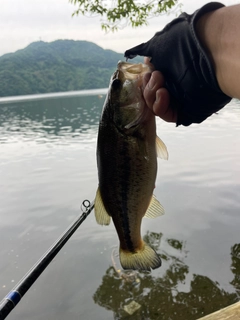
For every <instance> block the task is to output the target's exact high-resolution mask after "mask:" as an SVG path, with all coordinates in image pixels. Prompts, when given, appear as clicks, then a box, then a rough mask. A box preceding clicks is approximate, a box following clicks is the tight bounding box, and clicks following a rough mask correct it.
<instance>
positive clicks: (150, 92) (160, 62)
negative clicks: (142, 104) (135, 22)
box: [125, 2, 231, 126]
mask: <svg viewBox="0 0 240 320" xmlns="http://www.w3.org/2000/svg"><path fill="white" fill-rule="evenodd" d="M222 7H224V6H223V5H222V4H220V3H216V2H212V3H209V4H207V5H205V6H203V7H202V8H201V9H199V10H197V11H196V12H195V13H194V14H192V15H188V14H187V13H182V14H181V15H180V16H179V17H178V18H176V19H174V20H173V21H172V22H171V23H169V24H168V25H167V26H166V27H165V28H164V29H163V30H162V31H160V32H157V33H156V34H155V35H154V37H152V38H151V39H150V40H149V41H147V42H146V43H142V44H140V45H138V46H136V47H133V48H131V49H129V50H127V51H126V52H125V57H126V58H127V59H132V58H134V57H135V56H137V55H141V56H147V57H151V63H152V65H153V66H154V69H155V70H157V71H158V72H155V71H154V72H153V73H152V75H151V79H150V80H149V75H146V76H145V77H146V78H145V82H144V84H146V83H148V85H145V87H144V93H143V94H144V97H145V99H146V102H147V105H148V107H149V108H151V109H152V110H153V112H154V113H155V114H156V115H159V116H160V117H161V118H162V119H164V120H166V121H173V122H176V124H177V126H178V125H181V124H182V125H184V126H188V125H190V124H192V123H201V122H202V121H204V120H205V119H206V118H207V117H209V116H211V115H212V114H213V113H216V112H217V111H219V110H220V109H221V108H223V107H224V106H225V105H226V104H227V103H229V102H230V101H231V97H229V96H227V95H226V94H224V92H223V91H222V90H221V88H220V87H219V85H218V82H217V79H216V75H215V70H214V66H213V64H212V62H211V59H209V57H208V54H207V52H206V51H205V50H204V48H203V47H202V45H201V43H200V42H199V40H198V36H197V33H196V30H195V26H196V23H197V21H198V19H199V18H200V17H201V16H202V15H203V14H205V13H207V12H211V11H214V10H217V9H219V8H222ZM159 72H161V73H159ZM162 74H163V75H164V79H165V80H163V77H162ZM163 84H164V86H163Z"/></svg>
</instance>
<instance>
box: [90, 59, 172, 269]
mask: <svg viewBox="0 0 240 320" xmlns="http://www.w3.org/2000/svg"><path fill="white" fill-rule="evenodd" d="M151 71H152V70H151V69H150V66H148V65H147V64H144V63H137V64H133V63H128V62H124V61H119V62H118V64H117V69H116V71H115V72H114V73H113V75H112V77H111V79H110V84H109V89H108V93H107V95H106V100H105V103H104V105H103V111H102V115H101V119H100V122H99V128H98V138H97V167H98V180H99V185H98V189H97V192H96V197H95V201H94V208H95V218H96V221H97V223H98V224H100V225H109V224H110V222H111V219H112V220H113V223H114V226H115V229H116V231H117V234H118V238H119V242H120V247H119V258H120V263H121V265H122V267H123V269H131V270H146V271H150V270H151V269H156V268H158V267H160V266H161V259H160V257H159V256H158V254H157V253H156V251H155V250H154V249H153V248H152V247H150V246H149V245H148V244H146V243H145V242H144V241H143V239H142V237H141V223H142V218H143V217H144V216H145V217H148V218H155V217H157V216H161V215H162V214H164V209H163V206H162V205H161V204H160V202H159V201H158V200H157V199H156V197H155V196H154V195H153V190H154V188H155V180H156V175H157V156H158V157H160V158H163V159H167V158H168V151H167V148H166V146H165V144H164V143H163V141H162V140H161V139H160V138H159V137H157V135H156V122H155V115H154V114H153V113H152V111H151V110H150V109H149V108H148V107H147V105H146V102H145V100H144V98H143V93H142V85H143V75H144V74H145V73H148V72H151Z"/></svg>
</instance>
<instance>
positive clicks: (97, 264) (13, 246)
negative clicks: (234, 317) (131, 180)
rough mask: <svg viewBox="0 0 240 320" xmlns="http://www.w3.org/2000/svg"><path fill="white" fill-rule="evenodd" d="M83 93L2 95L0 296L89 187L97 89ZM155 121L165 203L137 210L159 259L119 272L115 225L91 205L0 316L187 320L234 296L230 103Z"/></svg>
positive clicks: (238, 154) (235, 178)
mask: <svg viewBox="0 0 240 320" xmlns="http://www.w3.org/2000/svg"><path fill="white" fill-rule="evenodd" d="M93 93H94V92H91V94H89V93H88V92H87V93H86V92H84V95H77V94H76V95H75V94H74V95H68V96H60V97H58V96H53V97H51V96H47V97H46V96H41V97H40V98H41V99H32V97H28V99H27V100H22V101H18V100H17V99H16V100H13V101H11V102H10V101H8V100H7V99H5V100H2V101H0V102H1V103H0V300H1V299H2V298H4V296H5V295H6V294H7V293H8V292H9V291H10V290H11V289H12V288H13V287H14V286H15V285H16V283H17V282H18V281H19V280H20V279H21V278H22V277H23V276H24V275H25V273H26V272H27V271H28V270H29V269H30V268H31V267H32V266H33V265H34V263H35V262H36V261H37V260H38V259H39V258H40V257H41V256H42V255H43V253H44V252H45V251H46V250H47V249H48V248H49V247H50V246H51V245H52V243H53V242H54V241H55V240H56V239H57V238H58V237H59V236H60V235H61V233H62V232H63V231H64V230H65V229H66V228H67V227H68V225H69V224H71V222H72V221H73V220H74V219H75V218H76V217H77V216H78V215H79V214H80V213H81V210H80V207H81V204H82V201H83V200H85V199H89V200H90V201H92V200H93V199H94V197H95V192H96V189H97V184H98V180H97V167H96V157H95V153H96V139H97V130H98V122H99V117H100V114H101V109H102V105H103V102H104V93H105V91H103V92H101V91H99V90H98V91H97V92H95V95H94V94H93ZM101 94H103V95H101ZM35 98H36V97H35ZM37 98H39V97H37ZM31 99H32V100H31ZM157 131H158V135H159V136H160V138H161V139H162V140H163V141H164V142H165V144H166V145H167V147H168V151H169V161H164V160H158V176H157V180H156V189H155V195H156V196H157V198H158V199H159V200H160V202H161V203H162V205H163V206H164V208H165V212H166V213H165V215H164V216H162V217H159V218H157V219H154V220H150V219H143V223H142V235H143V236H144V238H145V240H147V241H148V242H149V243H151V244H152V245H153V246H154V247H155V248H156V250H157V252H158V253H159V254H160V256H161V258H162V262H163V263H162V267H161V268H159V269H157V270H154V271H152V272H151V273H148V272H142V273H138V275H137V281H133V282H126V281H124V280H123V279H122V278H121V277H119V274H118V273H117V272H116V271H115V269H114V266H113V261H112V257H113V254H112V253H113V250H114V249H115V248H117V247H118V238H117V234H116V231H115V229H114V227H113V224H112V223H111V225H110V226H108V227H101V226H99V225H97V223H96V222H95V218H94V213H93V212H92V213H91V214H90V215H89V216H88V218H87V219H86V220H85V221H84V223H83V224H82V225H81V226H80V227H79V229H78V230H77V231H76V232H75V234H74V235H73V237H72V238H71V239H70V240H69V241H68V243H67V244H66V246H65V247H64V248H63V249H62V250H61V251H60V253H59V254H58V255H57V257H56V258H55V259H54V261H53V262H52V263H51V264H50V265H49V266H48V268H47V269H46V270H45V272H44V273H43V274H42V275H41V276H40V278H39V279H38V280H37V281H36V283H35V284H34V285H33V286H32V288H31V289H30V290H29V291H28V293H27V294H26V295H25V296H24V298H23V299H22V301H21V302H20V303H19V305H18V306H17V307H16V308H15V309H14V310H13V311H12V312H11V314H10V315H9V316H8V318H9V319H12V320H15V319H25V320H28V319H29V320H30V319H31V320H40V319H41V320H42V319H48V320H55V319H58V320H63V319H64V320H65V319H68V320H72V319H74V320H75V319H83V320H95V319H96V320H100V319H103V320H110V319H134V320H139V319H143V320H155V319H156V320H157V319H166V320H170V319H174V320H175V319H176V320H181V319H184V320H185V319H187V320H191V319H198V318H199V317H201V316H204V315H206V314H209V313H211V312H213V311H215V310H218V309H220V308H222V307H225V306H227V305H230V304H232V303H234V302H236V301H238V300H240V198H239V194H240V104H239V102H238V101H233V102H231V104H229V105H228V106H226V107H225V108H224V109H223V110H221V111H220V112H219V113H218V114H216V115H213V116H212V117H211V118H209V119H208V120H206V121H205V122H204V123H202V124H201V125H192V126H190V127H187V128H186V127H178V128H176V127H175V125H174V124H167V123H164V122H161V121H160V120H158V121H157ZM115 263H116V265H117V268H118V258H117V257H115V256H114V264H115ZM115 267H116V266H115ZM132 301H135V302H137V303H138V304H139V305H140V308H139V309H138V310H137V311H136V312H135V313H134V314H133V315H132V316H131V315H129V314H128V313H127V312H126V311H125V310H124V307H126V306H127V305H128V304H129V303H130V302H132Z"/></svg>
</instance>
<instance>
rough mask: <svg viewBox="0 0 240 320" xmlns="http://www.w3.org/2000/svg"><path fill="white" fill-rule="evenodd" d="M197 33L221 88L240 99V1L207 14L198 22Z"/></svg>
mask: <svg viewBox="0 0 240 320" xmlns="http://www.w3.org/2000/svg"><path fill="white" fill-rule="evenodd" d="M197 33H198V36H199V39H200V41H201V43H202V44H203V46H204V47H205V49H206V51H207V53H208V54H209V57H210V58H211V60H212V63H213V65H214V69H215V72H216V77H217V80H218V84H219V86H220V88H221V89H222V91H223V92H224V93H225V94H227V95H228V96H230V97H234V98H238V99H240V5H235V6H229V7H223V8H221V9H218V10H215V11H213V12H210V13H207V14H205V15H204V16H202V17H201V18H200V19H199V20H198V22H197Z"/></svg>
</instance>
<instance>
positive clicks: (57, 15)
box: [0, 0, 239, 55]
mask: <svg viewBox="0 0 240 320" xmlns="http://www.w3.org/2000/svg"><path fill="white" fill-rule="evenodd" d="M179 1H180V2H181V3H182V4H183V7H182V11H185V12H187V13H192V12H193V11H195V10H196V9H198V8H199V7H201V6H202V5H204V4H205V3H207V2H209V1H204V0H198V1H195V0H179ZM238 2H239V1H234V0H232V1H231V0H224V1H222V3H223V4H225V5H232V4H236V3H238ZM74 9H76V7H75V6H73V5H72V4H70V3H69V1H68V0H0V55H3V54H4V53H8V52H14V51H16V50H18V49H22V48H24V47H26V46H27V45H28V44H30V43H31V42H35V41H39V40H42V41H46V42H50V41H54V40H57V39H73V40H88V41H91V42H95V43H96V44H98V45H100V46H101V47H103V48H104V49H112V50H114V51H117V52H120V53H122V52H124V51H125V50H126V49H128V48H129V47H132V46H134V45H137V44H139V43H140V42H145V41H147V40H148V39H149V38H151V37H152V36H153V35H154V33H155V32H157V31H159V30H161V29H162V28H163V27H164V26H165V24H166V23H168V22H169V21H171V20H172V19H173V18H175V15H174V14H171V15H164V16H159V17H157V18H153V19H150V21H149V25H148V26H144V27H141V28H138V29H131V28H130V27H127V28H124V29H122V30H120V31H118V32H115V33H108V34H106V33H105V32H104V31H102V30H101V26H100V18H99V17H95V18H87V17H83V16H78V17H72V13H73V12H74Z"/></svg>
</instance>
